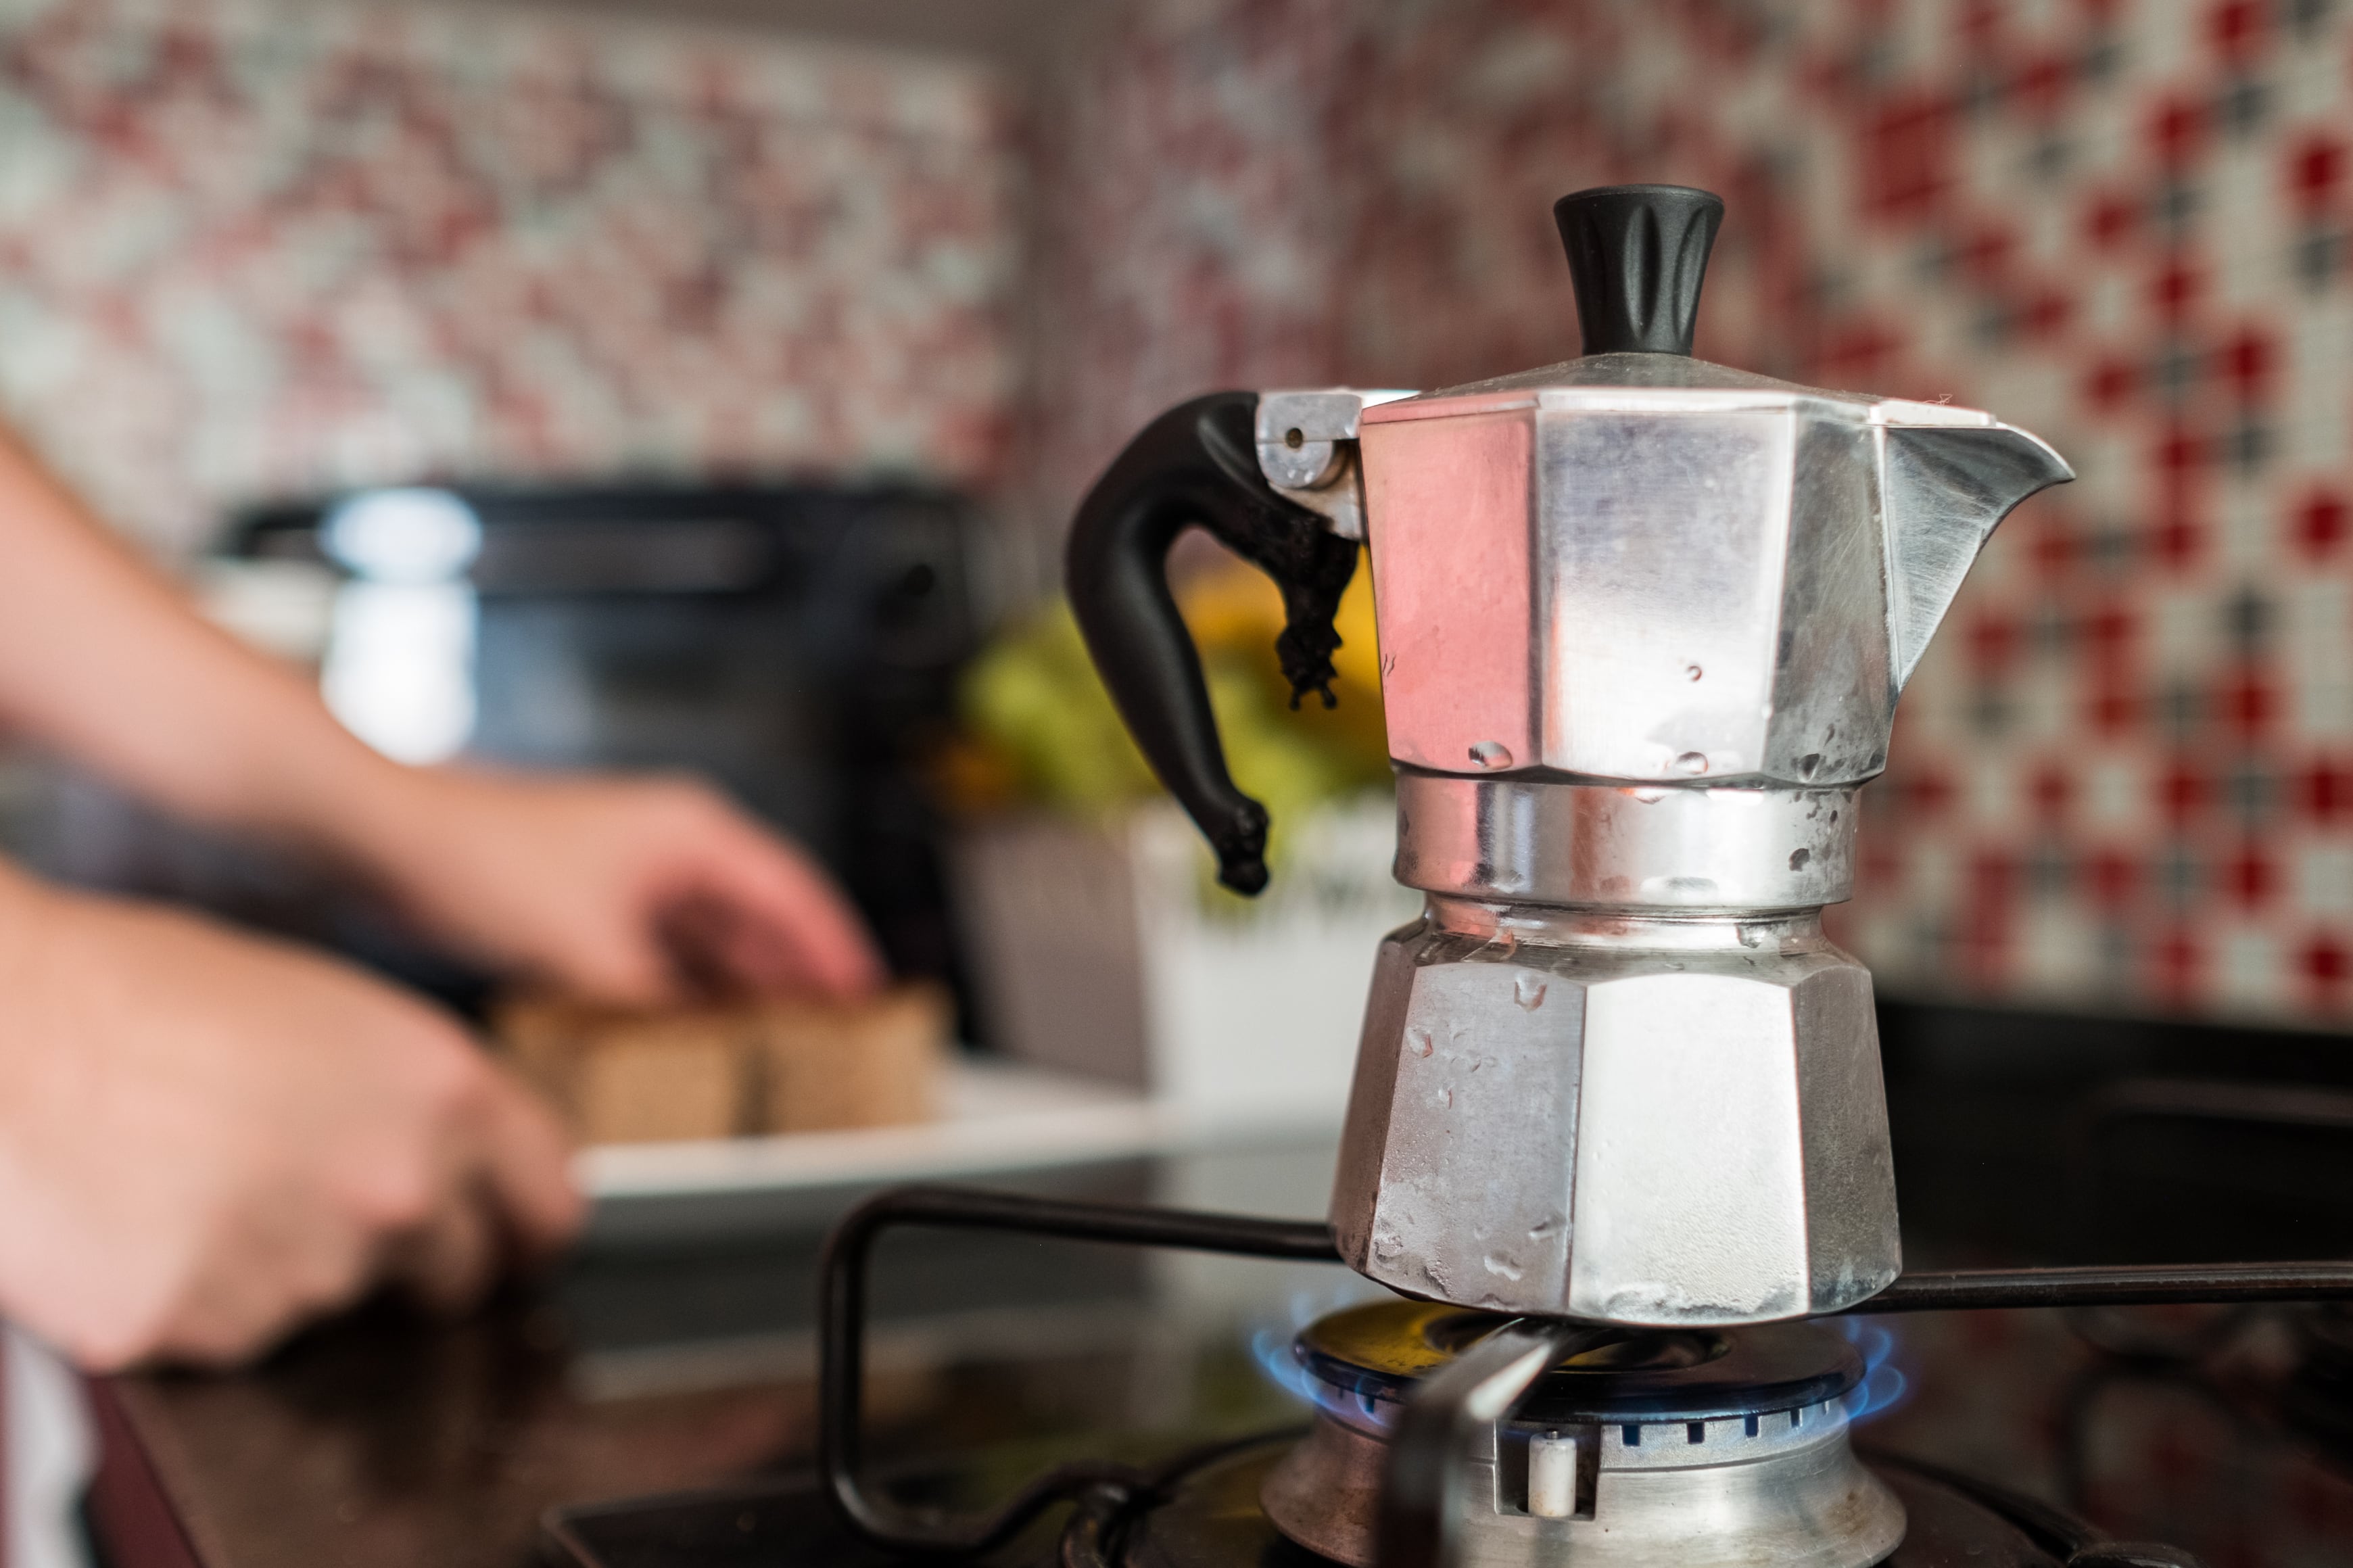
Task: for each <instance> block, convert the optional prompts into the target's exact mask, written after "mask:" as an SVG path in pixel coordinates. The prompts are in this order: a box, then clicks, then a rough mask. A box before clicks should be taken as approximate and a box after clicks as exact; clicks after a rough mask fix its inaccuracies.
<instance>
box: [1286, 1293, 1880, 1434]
mask: <svg viewBox="0 0 2353 1568" xmlns="http://www.w3.org/2000/svg"><path fill="white" fill-rule="evenodd" d="M1504 1321H1507V1320H1506V1319H1504V1317H1502V1316H1499V1315H1498V1314H1496V1313H1493V1312H1475V1311H1467V1310H1463V1309H1462V1308H1460V1307H1447V1306H1440V1305H1436V1304H1433V1303H1430V1302H1426V1301H1377V1302H1374V1303H1371V1304H1369V1305H1367V1306H1363V1307H1356V1308H1351V1309H1349V1310H1346V1311H1341V1312H1335V1313H1332V1314H1331V1315H1330V1316H1328V1317H1324V1318H1319V1319H1317V1320H1316V1321H1314V1322H1313V1323H1310V1324H1309V1325H1308V1326H1307V1327H1306V1328H1305V1329H1304V1330H1303V1331H1301V1333H1300V1335H1299V1337H1298V1339H1297V1340H1295V1341H1294V1342H1293V1347H1292V1348H1293V1354H1295V1355H1296V1356H1297V1357H1298V1359H1299V1364H1300V1366H1301V1367H1302V1368H1303V1370H1304V1371H1305V1372H1306V1373H1307V1374H1308V1376H1309V1377H1310V1378H1311V1379H1313V1380H1314V1382H1315V1383H1316V1384H1318V1385H1320V1386H1321V1387H1322V1388H1324V1389H1326V1390H1329V1391H1330V1394H1331V1397H1330V1399H1329V1401H1328V1405H1327V1407H1336V1408H1338V1409H1347V1408H1350V1407H1356V1408H1361V1407H1362V1406H1364V1405H1366V1404H1368V1403H1369V1404H1372V1405H1389V1406H1394V1405H1398V1404H1399V1403H1401V1402H1402V1401H1403V1400H1404V1399H1405V1398H1407V1397H1408V1396H1409V1395H1410V1394H1411V1393H1412V1392H1413V1390H1414V1388H1415V1386H1416V1385H1418V1384H1419V1382H1420V1381H1421V1379H1423V1378H1424V1377H1426V1376H1428V1375H1429V1374H1430V1373H1433V1372H1436V1371H1437V1370H1438V1369H1439V1368H1440V1367H1441V1366H1444V1365H1446V1364H1447V1363H1450V1362H1451V1361H1452V1360H1453V1359H1454V1358H1455V1356H1456V1355H1458V1354H1459V1353H1461V1352H1462V1351H1464V1350H1467V1349H1469V1348H1470V1347H1471V1346H1472V1344H1475V1343H1476V1342H1479V1341H1480V1340H1482V1339H1484V1338H1485V1337H1486V1336H1487V1335H1488V1334H1489V1333H1490V1332H1491V1331H1493V1330H1494V1328H1495V1327H1496V1326H1497V1325H1498V1324H1500V1323H1503V1322H1504ZM1862 1374H1863V1364H1862V1355H1861V1354H1860V1353H1859V1352H1857V1351H1856V1350H1855V1348H1854V1346H1853V1345H1852V1344H1851V1343H1850V1342H1848V1341H1847V1340H1846V1339H1845V1338H1844V1337H1843V1336H1841V1335H1840V1334H1836V1333H1832V1332H1829V1331H1825V1330H1822V1329H1820V1328H1817V1327H1814V1326H1812V1325H1810V1324H1806V1323H1772V1324H1766V1325H1763V1326H1760V1327H1756V1328H1747V1329H1739V1330H1712V1329H1701V1330H1694V1329H1610V1330H1605V1331H1602V1337H1601V1339H1600V1341H1599V1343H1595V1344H1592V1345H1591V1346H1590V1347H1589V1348H1588V1349H1586V1350H1584V1351H1582V1352H1579V1353H1577V1354H1576V1355H1573V1356H1571V1357H1569V1358H1568V1359H1567V1361H1564V1362H1563V1363H1560V1365H1558V1366H1557V1367H1556V1368H1554V1369H1553V1370H1552V1371H1551V1372H1550V1373H1546V1375H1545V1376H1544V1377H1543V1378H1542V1379H1541V1380H1540V1381H1539V1382H1538V1383H1537V1384H1536V1385H1535V1387H1534V1388H1533V1389H1531V1390H1529V1392H1528V1395H1527V1397H1526V1398H1525V1400H1523V1401H1522V1402H1521V1405H1520V1415H1521V1419H1523V1420H1525V1421H1530V1422H1540V1421H1568V1422H1576V1421H1588V1422H1625V1421H1632V1422H1659V1421H1715V1420H1721V1419H1724V1418H1725V1417H1728V1416H1736V1415H1737V1416H1747V1415H1760V1416H1761V1415H1766V1414H1768V1413H1771V1412H1776V1411H1788V1410H1798V1409H1802V1408H1804V1407H1806V1406H1808V1405H1821V1404H1825V1403H1827V1402H1829V1401H1831V1400H1834V1399H1837V1398H1838V1397H1840V1396H1841V1394H1846V1393H1847V1392H1848V1391H1849V1390H1851V1389H1852V1388H1853V1387H1854V1386H1855V1384H1859V1383H1861V1382H1862Z"/></svg>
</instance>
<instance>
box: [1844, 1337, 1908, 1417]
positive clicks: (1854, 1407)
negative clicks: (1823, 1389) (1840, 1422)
mask: <svg viewBox="0 0 2353 1568" xmlns="http://www.w3.org/2000/svg"><path fill="white" fill-rule="evenodd" d="M1838 1326H1839V1331H1841V1333H1843V1334H1845V1335H1846V1337H1847V1338H1848V1339H1849V1340H1851V1341H1852V1342H1853V1343H1854V1347H1855V1349H1857V1350H1859V1351H1861V1352H1862V1382H1861V1383H1858V1384H1855V1385H1854V1387H1853V1388H1852V1389H1850V1390H1849V1391H1848V1392H1847V1395H1846V1400H1845V1405H1846V1418H1847V1419H1848V1420H1849V1421H1867V1420H1869V1419H1871V1418H1872V1417H1873V1416H1874V1415H1883V1414H1885V1413H1886V1412H1887V1411H1890V1410H1892V1409H1894V1407H1895V1406H1896V1405H1901V1404H1903V1403H1904V1396H1905V1394H1906V1393H1908V1392H1909V1391H1910V1389H1911V1382H1910V1380H1909V1379H1907V1378H1906V1377H1905V1375H1904V1369H1903V1368H1902V1367H1899V1366H1897V1365H1896V1364H1895V1348H1896V1347H1895V1331H1894V1330H1893V1329H1890V1328H1889V1327H1888V1326H1887V1325H1886V1324H1884V1323H1883V1322H1881V1321H1879V1320H1878V1319H1876V1318H1841V1319H1839V1320H1838Z"/></svg>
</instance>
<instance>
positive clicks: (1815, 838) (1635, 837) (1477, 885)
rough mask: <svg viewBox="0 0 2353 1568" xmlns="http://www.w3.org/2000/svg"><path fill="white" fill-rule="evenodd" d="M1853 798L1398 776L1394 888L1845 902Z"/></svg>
mask: <svg viewBox="0 0 2353 1568" xmlns="http://www.w3.org/2000/svg"><path fill="white" fill-rule="evenodd" d="M1854 795H1855V792H1854V790H1853V789H1852V788H1843V789H1786V790H1785V789H1702V788H1692V787H1676V786H1672V785H1653V784H1640V785H1616V784H1543V783H1534V782H1529V781H1525V780H1519V779H1510V778H1495V779H1479V778H1463V777H1461V776H1459V775H1454V774H1446V773H1423V772H1420V771H1419V770H1417V769H1409V768H1400V769H1399V770H1398V854H1397V879H1398V881H1400V882H1403V883H1404V884H1405V885H1406V886H1408V887H1409V888H1419V889H1421V890H1422V891H1424V892H1428V893H1437V894H1440V895H1447V896H1452V897H1457V898H1467V899H1483V900H1499V901H1505V902H1517V903H1537V904H1555V905H1566V906H1572V907H1576V908H1581V909H1594V910H1680V911H1687V912H1691V913H1706V912H1736V911H1742V910H1795V909H1816V908H1820V906H1821V905H1823V904H1835V903H1841V902H1843V901H1844V900H1847V899H1848V898H1849V897H1851V896H1852V894H1853V891H1854V824H1855V810H1854Z"/></svg>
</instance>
